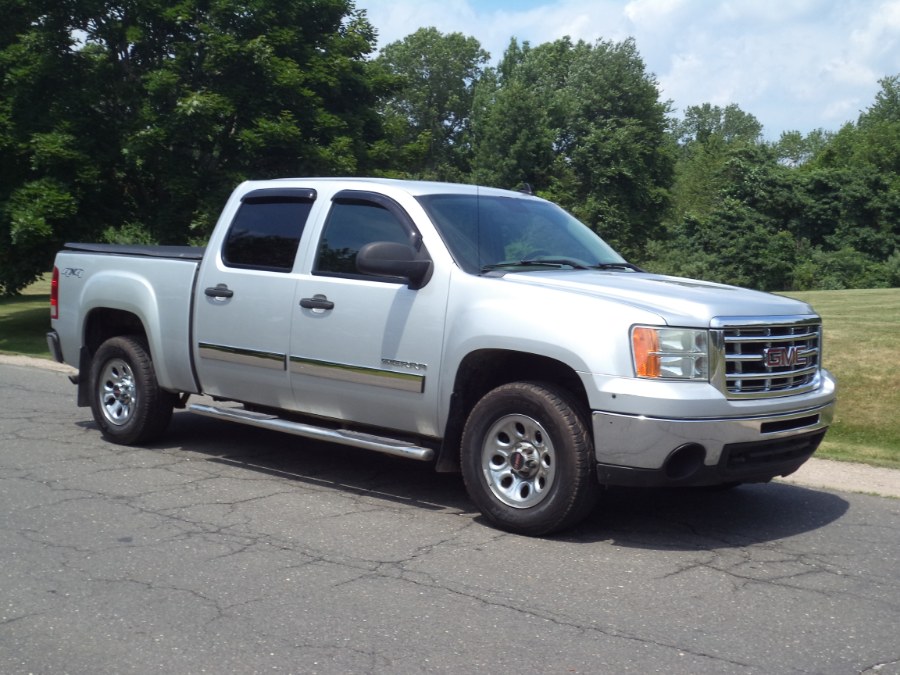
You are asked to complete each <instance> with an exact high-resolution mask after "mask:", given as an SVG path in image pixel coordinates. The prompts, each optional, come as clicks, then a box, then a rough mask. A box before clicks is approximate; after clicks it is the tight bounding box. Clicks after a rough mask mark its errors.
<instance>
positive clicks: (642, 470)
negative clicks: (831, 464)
mask: <svg viewBox="0 0 900 675" xmlns="http://www.w3.org/2000/svg"><path fill="white" fill-rule="evenodd" d="M834 407H835V402H834V400H831V401H830V402H828V403H826V404H825V405H820V406H817V407H815V408H810V409H806V410H801V411H795V412H792V413H783V414H777V415H766V416H755V417H744V418H717V419H698V420H683V419H658V418H649V417H642V416H637V415H621V414H617V413H607V412H594V414H593V426H594V439H595V448H596V457H597V476H598V478H599V480H600V482H601V483H603V484H606V485H633V486H662V485H718V484H722V483H731V482H745V483H746V482H764V481H768V480H771V479H772V478H774V477H775V476H786V475H788V474H790V473H793V472H794V471H796V470H797V469H798V468H800V466H801V465H802V464H803V463H804V462H805V461H806V460H807V459H809V458H810V457H811V456H812V454H813V453H814V452H815V451H816V448H818V446H819V443H820V442H821V441H822V438H823V437H824V436H825V432H826V431H827V429H828V426H829V425H830V424H831V422H832V420H833V418H834Z"/></svg>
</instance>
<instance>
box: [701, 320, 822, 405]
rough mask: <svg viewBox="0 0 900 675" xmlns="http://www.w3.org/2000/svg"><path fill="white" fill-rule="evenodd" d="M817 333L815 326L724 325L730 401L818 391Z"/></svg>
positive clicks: (726, 385) (807, 323) (817, 325)
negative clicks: (732, 399)
mask: <svg viewBox="0 0 900 675" xmlns="http://www.w3.org/2000/svg"><path fill="white" fill-rule="evenodd" d="M821 337H822V327H821V323H820V322H819V321H818V320H815V321H809V320H807V321H805V322H779V323H774V324H767V325H759V324H756V325H752V324H749V323H748V324H740V325H725V326H723V327H722V329H721V339H720V341H719V344H721V345H722V349H723V351H724V364H725V372H724V390H725V392H726V394H727V396H728V397H729V398H767V397H773V396H790V395H792V394H799V393H803V392H806V391H810V390H812V389H814V388H815V387H816V386H817V385H818V376H819V367H820V361H821Z"/></svg>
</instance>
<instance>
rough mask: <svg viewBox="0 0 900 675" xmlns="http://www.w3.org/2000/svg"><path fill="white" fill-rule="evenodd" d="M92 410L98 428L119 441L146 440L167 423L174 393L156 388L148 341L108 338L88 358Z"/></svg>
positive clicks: (133, 443) (164, 428) (131, 443)
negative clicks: (89, 360)
mask: <svg viewBox="0 0 900 675" xmlns="http://www.w3.org/2000/svg"><path fill="white" fill-rule="evenodd" d="M90 395H91V412H92V413H93V415H94V421H95V422H96V423H97V426H99V427H100V431H102V432H103V435H104V436H105V437H106V438H107V439H108V440H110V441H113V442H114V443H120V444H122V445H135V444H138V443H147V442H149V441H153V440H155V439H157V438H159V437H160V436H161V435H162V434H163V433H164V432H165V430H166V429H167V428H168V426H169V421H170V420H171V419H172V409H173V408H174V407H175V401H176V395H175V394H173V393H171V392H168V391H165V390H163V389H160V388H159V384H158V383H157V381H156V371H155V370H154V368H153V362H152V361H151V359H150V352H149V349H148V348H147V343H146V342H145V341H144V339H143V338H141V337H138V336H123V337H114V338H110V339H109V340H107V341H106V342H104V343H103V344H102V345H100V348H99V349H98V350H97V353H96V354H94V358H93V360H92V361H91V373H90Z"/></svg>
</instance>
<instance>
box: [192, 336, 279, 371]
mask: <svg viewBox="0 0 900 675" xmlns="http://www.w3.org/2000/svg"><path fill="white" fill-rule="evenodd" d="M198 347H199V349H198V351H199V353H200V358H203V359H212V360H214V361H225V362H226V363H236V364H238V365H242V366H255V367H257V368H269V369H271V370H287V355H286V354H279V353H277V352H263V351H258V350H255V349H241V348H239V347H226V346H225V345H214V344H211V343H209V342H201V343H200V344H199V345H198Z"/></svg>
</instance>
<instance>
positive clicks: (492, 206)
mask: <svg viewBox="0 0 900 675" xmlns="http://www.w3.org/2000/svg"><path fill="white" fill-rule="evenodd" d="M51 315H52V326H51V327H52V330H51V331H50V332H49V333H48V343H49V345H50V348H51V351H52V353H53V355H54V356H55V358H56V359H57V360H58V361H61V362H65V363H69V364H71V365H73V366H75V367H76V368H77V369H78V375H77V376H73V378H72V379H73V381H74V382H75V383H76V384H77V401H78V405H80V406H90V408H91V411H92V414H93V418H94V421H95V422H96V424H97V426H98V427H99V429H100V431H101V432H102V434H103V435H104V436H105V437H106V438H108V439H109V440H111V441H113V442H116V443H123V444H140V443H147V442H150V441H152V440H154V439H157V438H158V437H159V436H160V435H161V434H162V433H163V432H164V431H165V430H166V427H167V425H168V424H169V421H170V419H171V416H172V412H173V408H176V407H182V408H183V407H185V406H186V405H187V400H188V397H189V396H190V395H191V394H204V395H206V396H207V397H211V398H204V399H203V400H204V401H210V400H211V401H212V403H194V404H193V405H190V406H189V409H190V410H191V411H193V412H194V413H197V414H200V415H206V416H210V417H214V418H218V419H221V420H227V421H230V422H238V423H243V424H249V425H253V426H257V427H263V428H266V429H276V430H279V431H283V432H287V433H289V434H295V435H297V436H301V437H306V438H311V439H320V440H326V441H333V442H336V443H343V444H347V445H351V446H355V447H357V448H365V449H369V450H374V451H378V452H383V453H388V454H391V455H399V456H401V457H407V458H410V459H413V460H420V461H425V462H432V463H433V464H434V466H435V468H436V470H438V471H461V473H462V476H463V480H464V482H465V485H466V489H467V491H468V493H469V495H470V496H471V499H472V500H473V501H474V502H475V504H476V505H477V506H478V508H479V509H480V510H481V512H482V513H483V514H484V516H485V517H486V518H487V519H488V520H489V521H490V522H492V523H493V524H495V525H496V526H498V527H500V528H503V529H506V530H509V531H512V532H518V533H523V534H531V535H540V534H545V533H549V532H553V531H557V530H560V529H563V528H566V527H570V526H572V525H573V524H575V523H577V522H578V521H579V520H581V519H583V518H584V517H585V515H586V514H587V513H589V512H590V511H591V509H592V508H593V507H594V505H595V503H596V500H597V498H598V496H599V493H600V490H601V486H604V485H626V486H716V485H719V486H732V485H737V484H740V483H746V482H761V481H768V480H770V479H772V478H773V477H775V476H779V475H787V474H789V473H791V472H793V471H795V470H796V469H797V468H798V467H799V466H800V465H801V464H803V462H805V461H806V460H807V459H808V458H809V457H810V456H811V455H812V454H813V452H815V450H816V448H817V447H818V445H819V443H820V441H821V440H822V437H823V436H824V435H825V432H826V430H827V428H828V426H829V424H830V423H831V421H832V418H833V413H834V405H835V381H834V379H833V378H832V376H831V375H830V374H829V373H828V372H827V371H826V370H824V369H823V368H822V367H821V355H822V324H821V319H820V317H819V316H817V315H816V314H815V313H814V312H813V310H812V308H810V307H809V306H808V305H807V304H805V303H803V302H799V301H797V300H792V299H789V298H785V297H780V296H776V295H770V294H767V293H760V292H756V291H751V290H746V289H741V288H736V287H733V286H725V285H720V284H713V283H707V282H703V281H693V280H688V279H682V278H674V277H668V276H661V275H656V274H650V273H647V272H645V271H643V270H641V269H639V268H638V267H636V266H634V265H632V264H630V263H628V262H626V261H625V260H624V259H623V258H622V257H621V256H620V255H618V254H617V253H616V252H615V251H614V250H613V249H612V248H611V247H610V246H608V245H607V244H606V243H605V242H604V241H603V240H602V239H601V238H600V237H599V236H597V234H595V233H594V232H593V231H592V230H591V229H590V228H588V227H586V226H585V225H583V224H582V223H580V222H578V221H577V220H576V219H575V218H573V217H572V216H571V215H569V214H568V213H567V212H565V211H564V210H563V209H561V208H559V207H558V206H556V205H554V204H553V203H551V202H548V201H545V200H543V199H539V198H537V197H534V196H531V195H528V194H522V193H518V192H511V191H506V190H498V189H492V188H484V187H477V186H470V185H453V184H441V183H428V182H414V181H396V180H387V179H355V178H346V179H338V178H310V179H304V178H298V179H285V180H267V181H250V182H246V183H243V184H241V185H240V186H238V187H237V188H236V190H235V191H234V193H233V194H232V196H231V198H230V199H229V200H228V202H227V204H226V205H225V208H224V210H223V211H222V214H221V216H220V218H219V220H218V223H217V224H216V227H215V229H214V231H213V233H212V236H211V238H210V240H209V244H208V245H207V246H206V247H205V248H192V247H166V246H154V247H148V246H119V245H103V244H74V243H73V244H66V246H65V248H64V249H63V250H62V251H60V252H59V253H58V254H57V256H56V262H55V268H54V271H53V285H52V295H51Z"/></svg>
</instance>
